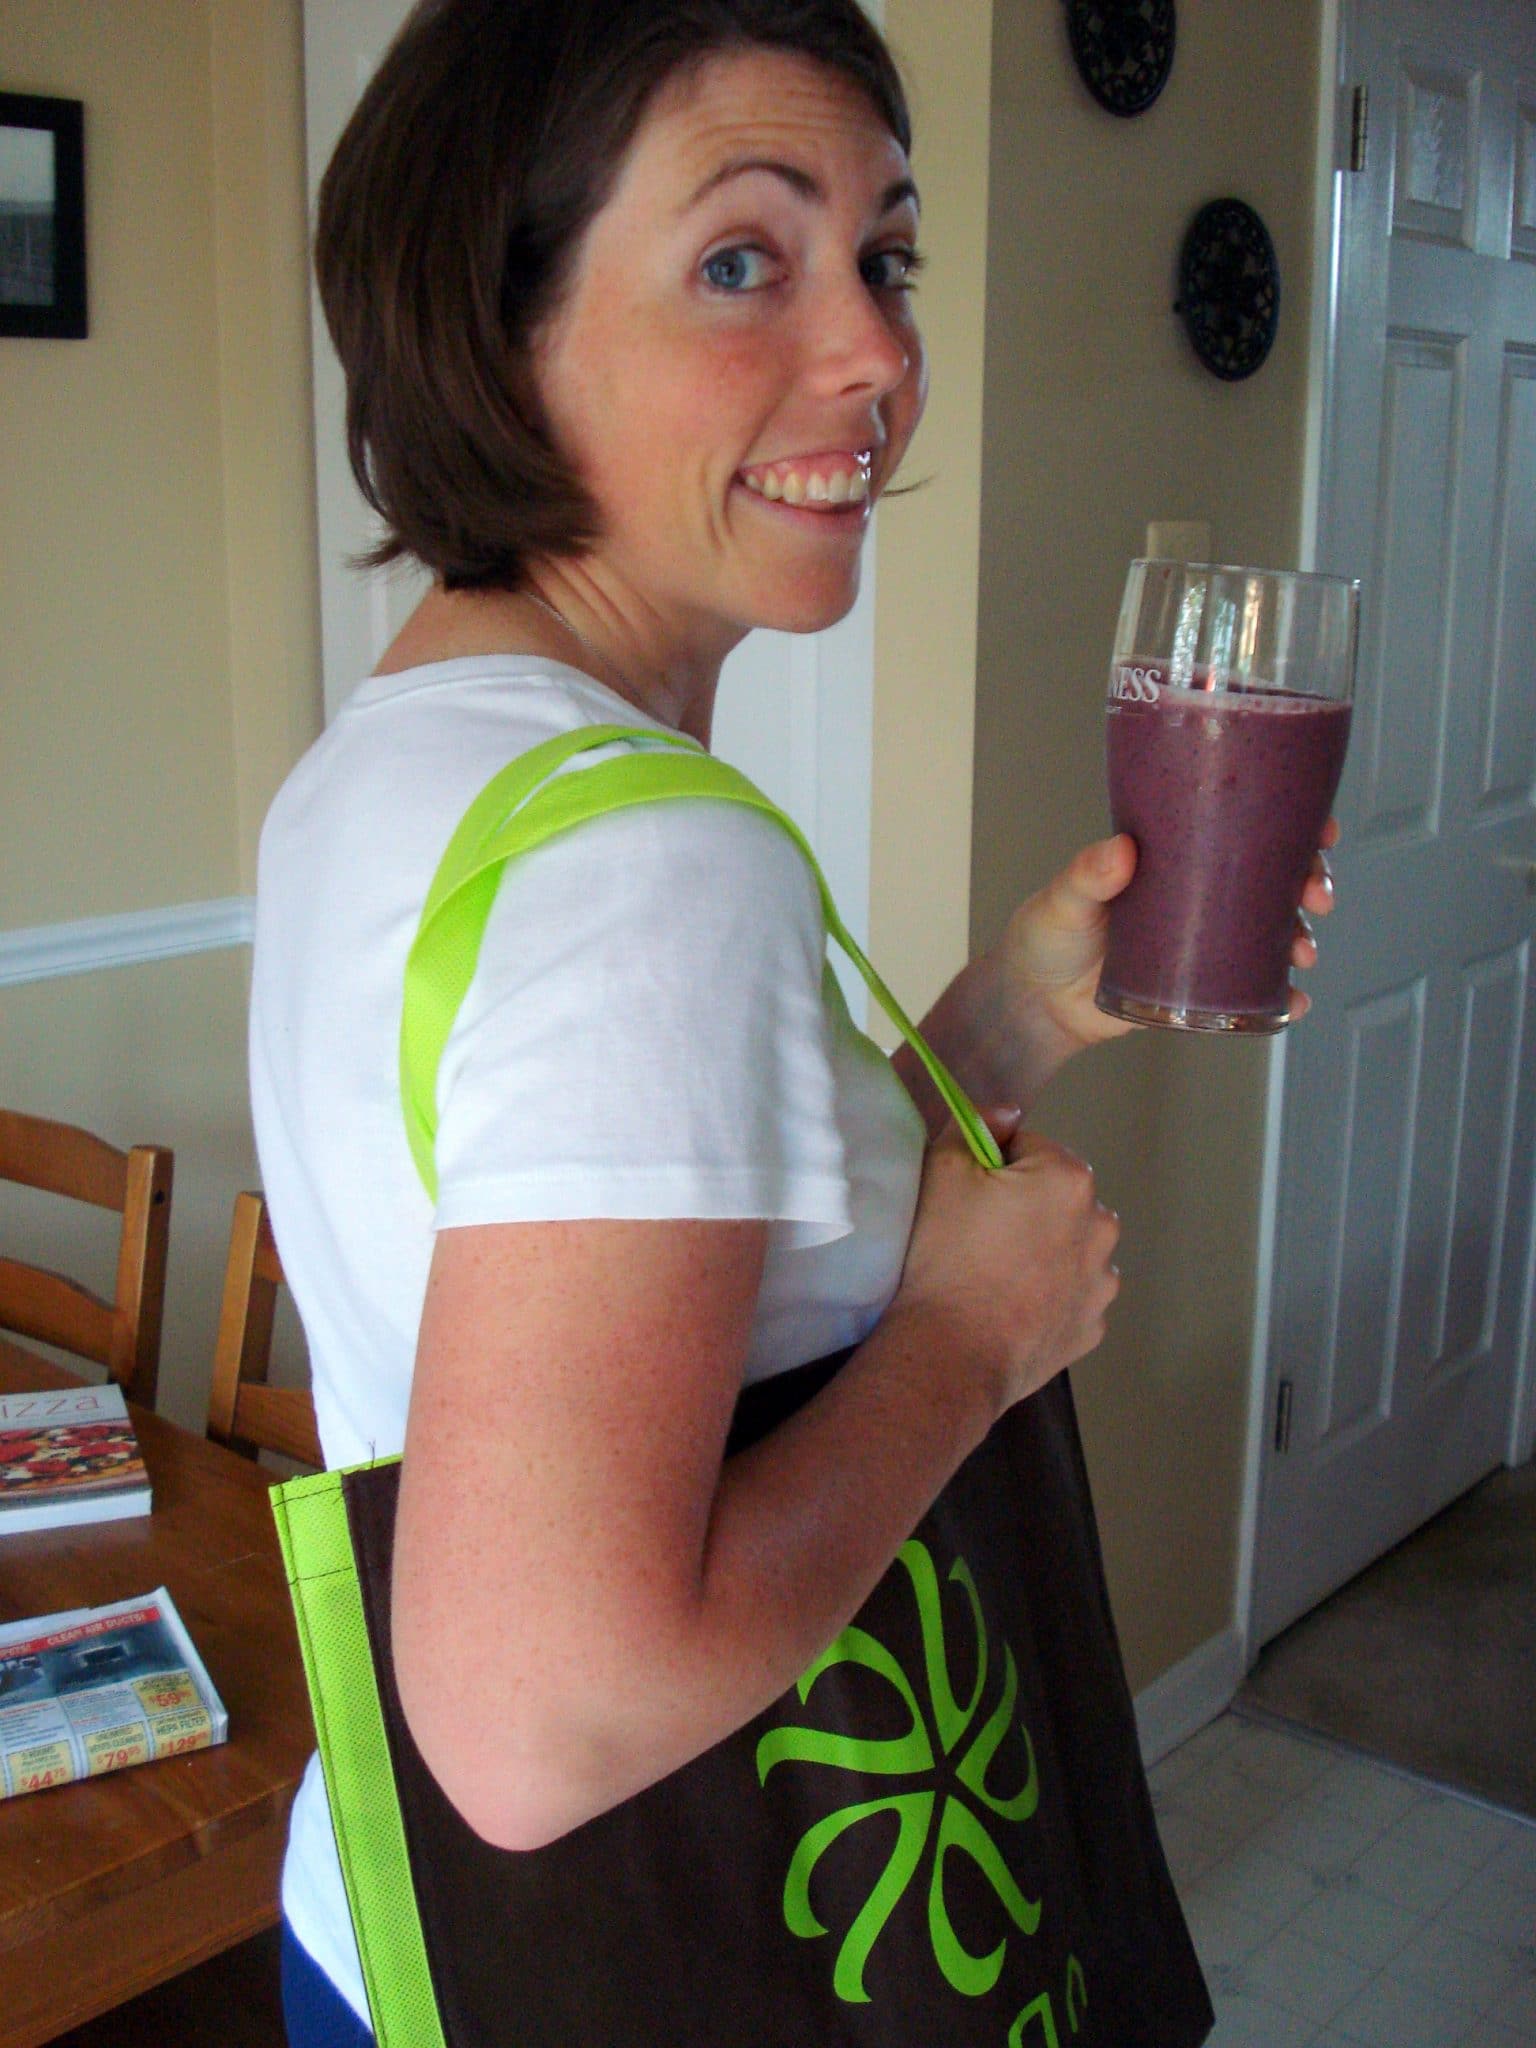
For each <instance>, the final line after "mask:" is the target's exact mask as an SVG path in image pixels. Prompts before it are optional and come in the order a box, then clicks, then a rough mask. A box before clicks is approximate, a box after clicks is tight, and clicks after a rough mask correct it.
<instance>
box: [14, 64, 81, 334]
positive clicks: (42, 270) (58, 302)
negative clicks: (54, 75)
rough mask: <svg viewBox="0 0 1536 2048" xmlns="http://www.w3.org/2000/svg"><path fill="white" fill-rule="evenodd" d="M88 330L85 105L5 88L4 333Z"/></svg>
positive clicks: (71, 332)
mask: <svg viewBox="0 0 1536 2048" xmlns="http://www.w3.org/2000/svg"><path fill="white" fill-rule="evenodd" d="M88 331H89V329H88V324H87V315H86V297H85V107H84V103H83V102H82V101H80V100H56V99H44V98H41V97H40V96H39V95H38V94H36V93H24V92H0V335H33V336H41V337H43V338H45V339H53V340H59V341H83V340H84V339H85V338H86V335H87V333H88Z"/></svg>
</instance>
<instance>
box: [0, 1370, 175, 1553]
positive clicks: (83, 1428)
mask: <svg viewBox="0 0 1536 2048" xmlns="http://www.w3.org/2000/svg"><path fill="white" fill-rule="evenodd" d="M149 1510H150V1484H149V1474H148V1473H147V1472H146V1471H145V1469H144V1457H143V1453H142V1452H141V1451H140V1449H139V1440H138V1438H137V1437H136V1436H135V1435H134V1430H133V1423H132V1421H131V1420H130V1419H129V1415H128V1404H127V1402H126V1401H125V1400H124V1399H123V1390H122V1388H121V1387H114V1386H103V1387H93V1386H79V1387H51V1388H47V1389H40V1390H39V1391H38V1392H37V1393H35V1394H0V1535H8V1534H11V1533H13V1532H14V1531H16V1530H20V1529H56V1528H62V1527H63V1526H64V1525H66V1524H67V1523H70V1522H115V1521H120V1520H122V1519H123V1518H124V1517H126V1516H128V1515H147V1514H148V1513H149Z"/></svg>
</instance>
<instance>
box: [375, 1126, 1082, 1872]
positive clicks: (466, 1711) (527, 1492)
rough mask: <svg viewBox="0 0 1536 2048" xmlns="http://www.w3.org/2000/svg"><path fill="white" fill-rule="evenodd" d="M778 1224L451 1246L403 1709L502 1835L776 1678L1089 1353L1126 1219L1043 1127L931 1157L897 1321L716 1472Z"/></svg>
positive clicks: (640, 1229)
mask: <svg viewBox="0 0 1536 2048" xmlns="http://www.w3.org/2000/svg"><path fill="white" fill-rule="evenodd" d="M766 1236H767V1231H766V1226H765V1225H763V1224H760V1223H704V1222H696V1223H613V1222H588V1223H559V1224H510V1225H500V1226H494V1227H485V1228H480V1229H472V1230H469V1229H467V1230H455V1231H448V1232H444V1233H443V1234H442V1235H441V1236H440V1238H439V1240H438V1247H437V1253H436V1257H435V1260H434V1265H433V1271H432V1279H431V1283H430V1287H429V1292H428V1299H427V1305H426V1312H425V1316H424V1319H423V1325H422V1333H421V1343H420V1349H419V1354H418V1363H417V1377H416V1384H415V1387H414V1390H413V1394H412V1405H411V1415H410V1425H409V1430H408V1436H407V1445H406V1456H405V1462H404V1467H403V1478H402V1487H401V1499H400V1513H399V1523H398V1534H397V1548H396V1566H395V1648H396V1659H397V1668H398V1675H399V1680H400V1688H401V1695H402V1699H403V1701H404V1704H405V1708H406V1713H407V1716H408V1718H409V1719H410V1722H411V1726H412V1729H413V1732H414V1733H415V1735H416V1738H417V1741H418V1743H419V1744H420V1746H421V1748H422V1751H423V1754H424V1755H425V1756H426V1758H427V1760H428V1762H429V1763H430V1764H431V1766H432V1768H433V1770H434V1772H435V1773H436V1775H437V1776H438V1778H439V1780H440V1782H441V1783H442V1785H443V1787H444V1789H445V1790H446V1791H447V1793H448V1794H449V1796H450V1797H451V1798H452V1799H453V1800H454V1801H455V1803H456V1804H457V1805H458V1806H459V1807H460V1809H461V1811H462V1812H463V1813H464V1815H465V1817H466V1818H467V1819H468V1820H469V1822H470V1824H471V1825H472V1826H474V1827H475V1828H477V1829H478V1830H479V1831H480V1832H481V1833H482V1834H484V1835H485V1836H486V1837H487V1838H488V1839H490V1840H492V1841H494V1842H498V1843H500V1844H502V1845H504V1846H507V1847H512V1848H529V1847H534V1846H537V1845H538V1844H540V1843H542V1842H545V1841H548V1840H551V1839H553V1838H555V1837H556V1836H558V1835H560V1834H562V1833H564V1832H566V1831H567V1830H568V1829H570V1828H572V1827H574V1826H577V1825H578V1824H579V1823H580V1822H581V1821H583V1820H585V1819H587V1818H590V1817H591V1816H592V1815H593V1814H595V1813H598V1812H601V1811H603V1810H605V1809H606V1808H607V1807H609V1806H611V1805H614V1804H616V1803H617V1802H618V1801H619V1800H621V1799H623V1798H626V1797H628V1796H629V1795H630V1794H632V1793H633V1792H635V1791H638V1790H640V1789H641V1788H642V1787H643V1786H645V1785H647V1784H649V1783H652V1782H654V1781H655V1780H656V1779H657V1778H659V1777H661V1776H663V1775H665V1774H666V1773H667V1772H669V1771H671V1770H673V1769H675V1768H677V1767H679V1766H680V1765H681V1764H683V1763H685V1762H686V1761H688V1760H689V1759H690V1758H691V1757H693V1756H695V1755H697V1754H698V1753H699V1752H700V1751H702V1750H703V1749H705V1748H706V1747H708V1746H709V1745H710V1744H711V1743H713V1742H715V1741H718V1740H720V1739H722V1738H723V1737H724V1736H725V1735H727V1734H728V1733H730V1732H731V1731H732V1730H733V1729H734V1728H737V1727H739V1726H740V1725H741V1724H742V1723H743V1722H744V1721H746V1720H748V1719H749V1718H750V1717H751V1716H752V1714H754V1713H755V1712H757V1711H759V1710H760V1709H761V1708H762V1707H763V1706H765V1705H767V1704H768V1703H769V1702H770V1701H771V1700H772V1699H774V1698H775V1697H777V1695H778V1694H779V1693H781V1692H782V1691H784V1690H785V1689H786V1687H788V1686H789V1685H790V1684H791V1683H792V1682H793V1681H794V1679H795V1678H796V1676H798V1674H799V1673H800V1672H801V1671H802V1670H803V1669H804V1668H805V1666H806V1665H807V1664H808V1663H809V1662H810V1661H811V1659H812V1658H813V1657H814V1656H815V1655H816V1654H817V1653H818V1652H819V1651H820V1650H821V1649H822V1648H824V1647H825V1646H826V1644H827V1643H828V1642H830V1641H831V1640H832V1638H833V1637H834V1636H835V1635H836V1634H837V1632H838V1630H839V1629H840V1628H841V1627H843V1625H844V1624H845V1623H846V1622H847V1621H848V1619H849V1618H850V1617H851V1615H852V1614H853V1613H854V1612H855V1611H856V1610H857V1608H858V1606H859V1605H860V1603H861V1602H862V1600H863V1599H864V1597H865V1595H866V1594H867V1593H868V1592H869V1590H870V1589H871V1588H872V1587H873V1585H874V1584H875V1583H876V1581H877V1580H878V1578H879V1577H880V1575H881V1573H882V1572H883V1571H884V1570H885V1568H886V1566H887V1565H888V1563H889V1561H890V1559H891V1557H892V1556H893V1555H894V1554H895V1552H896V1550H897V1549H898V1547H899V1546H900V1544H901V1542H902V1541H903V1540H904V1538H905V1537H906V1536H907V1534H908V1533H909V1532H910V1530H911V1528H912V1527H913V1525H914V1524H915V1523H916V1522H917V1521H918V1520H919V1519H920V1518H921V1515H922V1513H923V1512H924V1510H925V1509H926V1508H927V1506H928V1505H929V1503H930V1502H931V1501H932V1500H933V1499H934V1497H935V1496H936V1495H937V1493H938V1492H939V1491H940V1489H941V1488H942V1487H943V1485H944V1483H945V1481H946V1480H947V1479H948V1478H949V1477H950V1475H951V1474H952V1473H953V1472H954V1470H955V1469H956V1467H957V1466H958V1465H959V1464H960V1463H961V1461H962V1460H963V1459H964V1458H965V1456H966V1455H967V1454H968V1452H969V1451H970V1450H971V1449H972V1448H974V1446H975V1445H976V1444H977V1443H979V1442H980V1440H981V1438H982V1437H983V1436H984V1435H985V1434H986V1431H987V1430H988V1428H989V1427H990V1426H991V1424H992V1422H993V1421H994V1420H995V1418H996V1416H997V1415H998V1414H999V1413H1000V1412H1001V1409H1002V1408H1003V1407H1005V1406H1006V1405H1008V1403H1009V1402H1010V1401H1012V1400H1015V1399H1018V1398H1020V1397H1021V1396H1022V1395H1023V1394H1024V1393H1026V1392H1029V1391H1031V1390H1032V1389H1033V1388H1034V1387H1035V1386H1038V1385H1040V1384H1041V1383H1043V1381H1044V1380H1046V1379H1048V1378H1049V1377H1050V1376H1051V1375H1052V1374H1053V1373H1054V1372H1056V1371H1058V1370H1060V1368H1061V1367H1062V1366H1064V1365H1066V1364H1067V1363H1069V1362H1070V1361H1071V1359H1072V1358H1074V1357H1078V1356H1081V1355H1082V1353H1083V1352H1084V1351H1086V1350H1088V1349H1090V1348H1091V1347H1092V1345H1093V1344H1095V1343H1097V1341H1098V1339H1099V1337H1100V1335H1101V1334H1102V1328H1103V1316H1104V1313H1105V1311H1106V1309H1107V1307H1108V1304H1109V1301H1110V1299H1111V1297H1112V1295H1113V1293H1114V1291H1115V1287H1116V1282H1115V1279H1114V1274H1113V1269H1112V1267H1111V1266H1110V1264H1109V1258H1110V1252H1111V1250H1112V1247H1113V1242H1114V1236H1115V1226H1114V1222H1113V1219H1112V1218H1111V1217H1109V1215H1108V1212H1107V1211H1105V1210H1103V1209H1102V1208H1101V1207H1100V1206H1099V1205H1098V1203H1097V1201H1096V1199H1095V1196H1094V1192H1093V1182H1092V1176H1091V1175H1090V1174H1089V1173H1088V1171H1087V1169H1086V1168H1084V1167H1082V1166H1081V1165H1080V1164H1079V1163H1078V1162H1076V1161H1074V1160H1071V1159H1070V1158H1069V1156H1068V1155H1066V1154H1064V1153H1061V1152H1060V1151H1059V1150H1058V1149H1057V1148H1055V1147H1053V1146H1050V1145H1047V1144H1045V1143H1044V1142H1043V1141H1041V1140H1039V1139H1034V1138H1027V1139H1024V1140H1022V1141H1020V1142H1019V1143H1018V1145H1017V1146H1016V1157H1015V1159H1014V1161H1013V1163H1012V1164H1011V1165H1010V1167H1009V1168H1008V1170H1007V1171H1006V1172H1004V1173H1001V1174H994V1175H988V1174H986V1173H984V1172H983V1171H982V1170H981V1169H980V1168H978V1167H977V1166H976V1165H975V1164H974V1162H973V1161H972V1160H971V1158H970V1156H969V1154H968V1153H966V1151H965V1150H964V1148H963V1146H962V1145H961V1144H960V1142H959V1140H958V1139H957V1138H956V1137H955V1136H954V1135H953V1133H950V1134H947V1135H946V1137H945V1139H944V1140H943V1141H942V1142H941V1143H940V1144H938V1145H936V1146H934V1147H933V1148H931V1150H930V1155H929V1160H928V1164H927V1169H926V1171H925V1176H924V1192H923V1200H922V1204H921V1206H920V1210H919V1219H918V1225H917V1227H916V1229H915V1231H914V1236H913V1241H912V1245H911V1247H910V1250H909V1254H908V1260H907V1269H906V1272H905V1274H904V1277H903V1282H902V1287H901V1289H900V1291H899V1293H898V1295H897V1299H896V1301H895V1303H894V1304H893V1306H892V1308H891V1310H890V1312H889V1313H888V1314H887V1316H886V1317H885V1318H884V1320H883V1321H882V1322H881V1324H880V1326H879V1328H878V1329H877V1330H876V1331H875V1332H874V1333H873V1335H872V1336H871V1337H870V1339H869V1340H868V1342H866V1343H865V1344H864V1345H863V1346H862V1347H861V1348H860V1350H859V1351H858V1352H857V1353H856V1354H855V1356H854V1358H853V1359H852V1360H851V1361H850V1363H849V1365H848V1366H847V1367H846V1368H845V1369H844V1371H843V1372H842V1373H841V1374H839V1376H838V1377H837V1379H836V1380H834V1381H833V1382H832V1384H831V1385H830V1386H829V1387H828V1388H827V1389H825V1390H824V1391H823V1392H822V1393H821V1394H820V1395H818V1396H817V1397H816V1399H815V1400H813V1401H812V1402H810V1403H809V1404H808V1405H807V1406H806V1407H805V1408H804V1409H803V1410H801V1412H800V1413H799V1414H798V1415H797V1416H796V1417H795V1418H793V1420H792V1421H791V1422H789V1423H788V1424H786V1425H785V1426H784V1427H782V1428H781V1429H779V1430H776V1431H775V1432H773V1434H772V1435H771V1436H769V1437H768V1438H767V1439H765V1440H764V1441H763V1442H762V1443H761V1444H759V1445H757V1446H756V1447H754V1449H752V1450H751V1451H749V1452H747V1453H744V1454H743V1455H742V1456H740V1457H738V1458H733V1459H732V1460H731V1461H730V1462H729V1463H728V1464H725V1465H722V1452H723V1447H724V1443H725V1437H726V1432H727V1429H728V1427H729V1422H730V1417H731V1412H732V1408H733V1405H734V1399H735V1394H736V1390H737V1386H738V1383H739V1378H740V1366H741V1361H742V1358H743V1357H744V1355H745V1350H746V1344H747V1336H748V1331H749V1329H750V1323H751V1315H752V1308H753V1303H754V1300H755V1297H756V1292H757V1288H758V1284H759V1281H760V1278H761V1272H762V1261H763V1256H764V1249H765V1245H766Z"/></svg>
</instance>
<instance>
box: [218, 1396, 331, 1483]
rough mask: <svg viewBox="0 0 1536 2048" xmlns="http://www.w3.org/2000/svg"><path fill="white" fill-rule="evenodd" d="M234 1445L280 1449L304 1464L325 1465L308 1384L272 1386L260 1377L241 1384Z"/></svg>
mask: <svg viewBox="0 0 1536 2048" xmlns="http://www.w3.org/2000/svg"><path fill="white" fill-rule="evenodd" d="M229 1441H230V1443H231V1445H232V1446H234V1447H241V1446H249V1447H250V1448H249V1451H248V1453H247V1455H249V1456H254V1455H255V1453H256V1452H257V1451H258V1450H264V1451H280V1452H281V1453H282V1455H283V1456H284V1457H285V1458H296V1459H297V1460H298V1461H299V1463H300V1464H302V1465H315V1466H319V1465H323V1464H324V1463H325V1456H324V1453H323V1452H322V1451H321V1449H320V1437H319V1433H318V1431H317V1430H316V1428H315V1403H314V1399H313V1396H312V1395H311V1394H310V1391H309V1389H308V1387H269V1386H266V1385H264V1384H263V1383H262V1382H261V1381H254V1382H253V1383H252V1384H251V1385H249V1386H245V1387H242V1388H241V1389H240V1392H239V1395H238V1396H237V1397H236V1400H235V1426H234V1429H233V1430H232V1431H231V1433H230V1439H229Z"/></svg>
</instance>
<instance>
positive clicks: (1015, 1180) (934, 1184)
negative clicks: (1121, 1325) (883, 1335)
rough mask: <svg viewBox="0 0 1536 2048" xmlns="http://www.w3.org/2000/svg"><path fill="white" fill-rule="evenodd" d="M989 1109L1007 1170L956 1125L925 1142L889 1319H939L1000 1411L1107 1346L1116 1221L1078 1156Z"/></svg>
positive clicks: (1115, 1283)
mask: <svg viewBox="0 0 1536 2048" xmlns="http://www.w3.org/2000/svg"><path fill="white" fill-rule="evenodd" d="M985 1114H986V1121H987V1124H988V1126H989V1128H990V1129H991V1131H992V1134H993V1136H994V1137H995V1138H996V1139H997V1141H998V1143H999V1145H1001V1146H1002V1148H1003V1154H1004V1157H1005V1159H1006V1161H1007V1164H1006V1165H1005V1166H1004V1167H1003V1168H1002V1169H1001V1170H998V1171H988V1169H987V1168H986V1167H983V1166H981V1165H979V1164H978V1163H977V1161H976V1159H975V1157H974V1156H973V1154H972V1153H971V1150H970V1148H969V1146H968V1145H967V1144H966V1142H965V1139H964V1138H963V1137H962V1135H961V1133H960V1130H959V1128H958V1126H957V1125H955V1124H954V1123H953V1122H951V1123H950V1124H949V1125H948V1126H947V1128H946V1129H945V1130H944V1131H943V1132H942V1133H941V1135H940V1136H939V1137H938V1138H936V1139H935V1140H934V1141H933V1142H932V1143H931V1144H930V1145H929V1147H928V1156H927V1159H926V1161H925V1163H924V1168H923V1180H922V1187H921V1191H920V1193H919V1196H918V1206H917V1217H916V1220H915V1222H914V1224H913V1227H912V1237H911V1241H910V1243H909V1245H908V1248H907V1259H906V1265H905V1267H904V1268H903V1271H902V1277H901V1285H900V1287H899V1288H898V1290H897V1294H896V1298H895V1300H894V1301H893V1303H892V1304H891V1310H890V1313H892V1314H896V1315H900V1314H902V1313H903V1312H906V1311H916V1312H918V1313H922V1314H927V1315H930V1316H934V1315H936V1316H938V1317H939V1318H940V1319H941V1320H942V1321H943V1322H944V1323H945V1325H946V1327H947V1329H948V1330H950V1331H952V1332H953V1333H954V1335H955V1337H956V1339H957V1340H958V1341H957V1349H958V1353H959V1355H960V1356H962V1357H966V1358H972V1359H974V1360H975V1361H976V1363H977V1365H978V1367H980V1368H981V1369H983V1370H988V1369H990V1370H991V1371H992V1372H993V1373H995V1374H996V1375H997V1376H998V1396H999V1410H1000V1411H1001V1409H1003V1408H1007V1407H1011V1406H1012V1404H1013V1403H1014V1402H1016V1401H1021V1400H1023V1399H1024V1397H1025V1396H1026V1395H1028V1394H1032V1393H1034V1392H1036V1391H1037V1390H1038V1389H1039V1388H1040V1387H1043V1386H1044V1385H1045V1383H1046V1382H1047V1381H1048V1380H1050V1379H1052V1378H1054V1377H1055V1375H1056V1374H1057V1373H1058V1372H1061V1371H1063V1370H1064V1368H1065V1367H1067V1366H1069V1365H1071V1364H1072V1363H1073V1362H1074V1361H1075V1360H1076V1359H1079V1358H1082V1357H1084V1356H1085V1355H1086V1354H1087V1353H1088V1352H1090V1351H1092V1350H1093V1349H1094V1348H1095V1347H1096V1346H1097V1345H1098V1344H1099V1343H1100V1342H1101V1341H1102V1339H1103V1336H1104V1328H1105V1317H1106V1315H1107V1314H1108V1311H1109V1307H1110V1304H1111V1302H1112V1301H1113V1300H1114V1298H1115V1296H1116V1295H1117V1294H1118V1293H1119V1291H1120V1276H1119V1273H1118V1272H1117V1270H1116V1268H1115V1266H1114V1264H1113V1255H1114V1250H1115V1244H1116V1242H1117V1240H1118V1238H1119V1235H1120V1221H1119V1218H1118V1217H1117V1216H1116V1215H1115V1213H1114V1211H1113V1210H1111V1209H1108V1208H1106V1207H1105V1206H1104V1204H1103V1203H1102V1202H1101V1201H1100V1200H1099V1199H1098V1195H1097V1193H1096V1190H1095V1187H1094V1178H1093V1170H1092V1168H1091V1167H1089V1166H1087V1165H1085V1164H1084V1162H1083V1161H1082V1160H1081V1159H1078V1158H1077V1157H1076V1156H1075V1155H1074V1154H1073V1153H1071V1152H1069V1151H1067V1150H1066V1148H1065V1147H1064V1146H1062V1145H1057V1144H1055V1143H1053V1142H1052V1140H1051V1139H1049V1138H1043V1137H1040V1136H1039V1135H1038V1134H1037V1133H1035V1132H1033V1131H1026V1130H1022V1129H1021V1128H1020V1121H1021V1120H1020V1115H1019V1112H1018V1111H1017V1110H993V1111H990V1112H986V1113H985Z"/></svg>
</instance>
